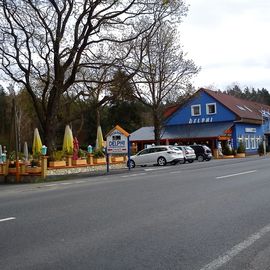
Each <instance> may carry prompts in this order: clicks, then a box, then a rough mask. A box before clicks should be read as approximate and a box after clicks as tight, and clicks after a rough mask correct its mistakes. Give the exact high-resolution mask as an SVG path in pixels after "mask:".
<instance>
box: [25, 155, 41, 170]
mask: <svg viewBox="0 0 270 270" xmlns="http://www.w3.org/2000/svg"><path fill="white" fill-rule="evenodd" d="M26 172H27V173H40V172H41V165H40V160H39V158H37V157H36V156H35V157H33V159H32V160H31V161H30V166H27V167H26Z"/></svg>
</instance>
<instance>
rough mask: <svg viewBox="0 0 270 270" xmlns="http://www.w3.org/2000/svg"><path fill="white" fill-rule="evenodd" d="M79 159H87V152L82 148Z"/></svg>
mask: <svg viewBox="0 0 270 270" xmlns="http://www.w3.org/2000/svg"><path fill="white" fill-rule="evenodd" d="M78 157H79V158H86V152H85V151H84V150H82V149H81V148H80V149H79V151H78Z"/></svg>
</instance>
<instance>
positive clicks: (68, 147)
mask: <svg viewBox="0 0 270 270" xmlns="http://www.w3.org/2000/svg"><path fill="white" fill-rule="evenodd" d="M63 152H64V153H69V154H72V153H73V135H72V131H71V128H70V126H69V125H66V128H65V135H64V141H63Z"/></svg>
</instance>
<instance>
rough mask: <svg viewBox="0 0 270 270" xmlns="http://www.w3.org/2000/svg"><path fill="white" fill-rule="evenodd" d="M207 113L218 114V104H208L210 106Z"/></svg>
mask: <svg viewBox="0 0 270 270" xmlns="http://www.w3.org/2000/svg"><path fill="white" fill-rule="evenodd" d="M206 113H207V114H216V113H217V105H216V103H208V104H206Z"/></svg>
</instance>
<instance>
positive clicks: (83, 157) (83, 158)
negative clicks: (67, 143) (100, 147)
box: [72, 148, 86, 166]
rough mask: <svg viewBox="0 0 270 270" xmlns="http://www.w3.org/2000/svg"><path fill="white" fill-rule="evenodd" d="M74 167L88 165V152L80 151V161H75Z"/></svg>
mask: <svg viewBox="0 0 270 270" xmlns="http://www.w3.org/2000/svg"><path fill="white" fill-rule="evenodd" d="M72 162H73V165H75V166H77V165H86V152H85V151H84V150H82V149H81V148H80V149H79V150H78V159H74V160H73V161H72Z"/></svg>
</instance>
